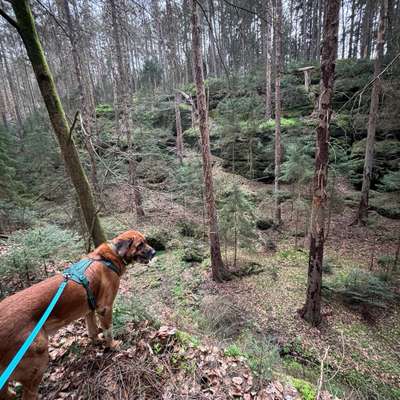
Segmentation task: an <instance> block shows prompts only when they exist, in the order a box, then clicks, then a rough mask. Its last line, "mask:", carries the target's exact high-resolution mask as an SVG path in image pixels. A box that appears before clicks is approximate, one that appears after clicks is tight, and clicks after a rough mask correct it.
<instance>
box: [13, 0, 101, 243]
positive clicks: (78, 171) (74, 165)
mask: <svg viewBox="0 0 400 400" xmlns="http://www.w3.org/2000/svg"><path fill="white" fill-rule="evenodd" d="M11 4H12V8H13V10H14V13H15V16H16V24H15V27H16V28H17V30H18V33H19V34H20V36H21V38H22V41H23V43H24V45H25V48H26V51H27V54H28V57H29V60H30V62H31V64H32V67H33V71H34V73H35V76H36V79H37V82H38V85H39V89H40V92H41V94H42V97H43V100H44V103H45V105H46V108H47V112H48V114H49V117H50V121H51V124H52V126H53V129H54V132H55V134H56V136H57V139H58V143H59V145H60V149H61V153H62V156H63V159H64V163H65V166H66V169H67V171H68V174H69V176H70V177H71V181H72V184H73V186H74V188H75V190H76V192H77V195H78V198H79V203H80V206H81V208H82V212H83V215H84V217H85V222H86V226H87V228H88V231H89V233H90V235H91V237H92V238H93V241H94V244H95V245H96V246H98V245H100V244H101V243H103V242H105V241H106V236H105V234H104V231H103V229H102V227H101V224H100V220H99V218H98V215H97V211H96V207H95V202H94V198H93V194H92V191H91V188H90V185H89V182H88V180H87V177H86V174H85V172H84V170H83V168H82V165H81V162H80V160H79V156H78V152H77V150H76V148H75V145H74V141H73V139H72V136H71V132H70V127H69V125H68V122H67V119H66V117H65V112H64V109H63V106H62V104H61V101H60V98H59V96H58V93H57V89H56V86H55V83H54V80H53V76H52V74H51V72H50V69H49V66H48V64H47V60H46V57H45V55H44V52H43V48H42V45H41V42H40V39H39V36H38V34H37V31H36V27H35V22H34V19H33V15H32V12H31V9H30V6H29V2H28V0H14V1H12V2H11ZM43 150H44V151H45V149H43Z"/></svg>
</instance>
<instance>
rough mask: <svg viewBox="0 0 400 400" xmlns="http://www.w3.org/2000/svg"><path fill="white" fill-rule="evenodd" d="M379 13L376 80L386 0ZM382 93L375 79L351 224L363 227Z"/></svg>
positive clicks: (384, 27) (366, 217) (384, 21)
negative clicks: (358, 186) (358, 201)
mask: <svg viewBox="0 0 400 400" xmlns="http://www.w3.org/2000/svg"><path fill="white" fill-rule="evenodd" d="M381 2H382V3H381V13H380V21H379V30H378V38H377V53H378V54H377V58H376V60H375V68H374V77H375V78H376V77H377V76H378V75H379V74H380V73H381V71H382V64H383V55H384V47H385V29H386V20H387V9H388V8H387V6H388V0H381ZM381 92H382V84H381V80H380V79H376V80H375V81H374V83H373V86H372V94H371V104H370V110H369V117H368V135H367V143H366V147H365V159H364V170H363V181H362V188H361V198H360V204H359V206H358V211H357V215H356V218H355V220H354V222H353V224H357V223H360V224H362V225H365V224H366V223H367V219H368V203H369V190H370V187H371V178H372V171H373V163H374V147H375V133H376V121H377V119H378V111H379V97H380V95H381Z"/></svg>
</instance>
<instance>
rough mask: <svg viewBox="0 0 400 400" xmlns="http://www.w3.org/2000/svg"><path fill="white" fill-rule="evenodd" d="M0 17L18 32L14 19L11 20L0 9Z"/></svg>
mask: <svg viewBox="0 0 400 400" xmlns="http://www.w3.org/2000/svg"><path fill="white" fill-rule="evenodd" d="M0 15H1V16H2V17H3V18H4V19H5V20H6V21H7V22H8V23H9V24H10V25H12V26H13V27H14V28H15V29H16V30H17V31H18V32H19V25H18V23H17V21H15V19H14V18H11V17H10V16H9V15H8V14H7V13H6V12H5V11H4V10H2V9H1V8H0Z"/></svg>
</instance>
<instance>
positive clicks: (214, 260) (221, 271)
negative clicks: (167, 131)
mask: <svg viewBox="0 0 400 400" xmlns="http://www.w3.org/2000/svg"><path fill="white" fill-rule="evenodd" d="M191 5H192V56H193V69H194V76H195V80H196V89H197V109H198V113H199V125H200V135H201V144H202V157H203V176H204V190H205V197H206V205H207V216H208V224H209V225H208V227H209V236H210V238H209V239H210V253H211V268H212V277H213V279H214V280H215V281H217V282H221V281H223V280H225V279H227V278H228V277H229V273H228V271H227V270H226V268H225V266H224V263H223V262H222V257H221V248H220V240H219V232H218V221H217V210H216V207H215V200H214V185H213V177H212V163H211V152H210V134H209V128H208V111H207V107H206V92H205V87H204V74H203V59H202V54H201V39H200V38H201V31H200V26H199V19H198V11H197V1H196V0H191Z"/></svg>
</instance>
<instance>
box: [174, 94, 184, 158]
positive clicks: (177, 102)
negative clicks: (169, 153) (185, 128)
mask: <svg viewBox="0 0 400 400" xmlns="http://www.w3.org/2000/svg"><path fill="white" fill-rule="evenodd" d="M181 100H182V97H181V94H180V93H176V95H175V121H176V122H175V124H176V156H177V157H178V161H179V164H182V161H183V135H182V121H181V112H180V109H179V105H180V104H181Z"/></svg>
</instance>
